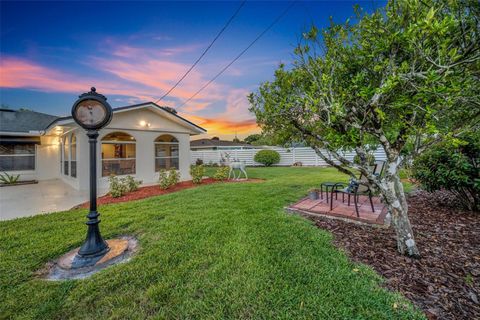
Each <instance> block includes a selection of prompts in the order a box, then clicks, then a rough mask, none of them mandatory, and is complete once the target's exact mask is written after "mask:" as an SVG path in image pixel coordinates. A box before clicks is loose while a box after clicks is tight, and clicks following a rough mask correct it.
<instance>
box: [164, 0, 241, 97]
mask: <svg viewBox="0 0 480 320" xmlns="http://www.w3.org/2000/svg"><path fill="white" fill-rule="evenodd" d="M245 2H246V0H244V1H242V3H240V6H239V7H238V8H237V10H236V11H235V12H234V13H233V15H232V16H231V17H230V19H229V20H228V21H227V23H226V24H225V25H224V26H223V28H222V29H221V30H220V32H219V33H218V34H217V36H216V37H215V38H214V39H213V41H212V42H211V43H210V44H209V45H208V47H207V48H206V49H205V50H204V51H203V53H202V54H201V55H200V57H198V59H197V60H196V61H195V62H194V63H193V65H192V66H191V67H190V69H188V70H187V72H185V74H184V75H183V76H182V77H181V78H180V79H179V80H178V81H177V83H175V85H174V86H173V87H171V88H170V90H168V91H167V93H165V94H164V95H163V96H161V97H160V98H159V99H157V100H156V101H155V103H157V102H159V101H160V100H162V99H163V98H165V97H166V96H168V95H169V94H170V92H172V91H173V89H175V88H176V87H177V86H178V85H179V84H180V82H182V81H183V79H185V77H186V76H187V75H188V74H189V73H190V71H192V70H193V68H195V66H196V65H197V63H199V62H200V60H201V59H202V58H203V56H204V55H205V54H206V53H207V52H208V50H210V48H211V47H212V46H213V44H214V43H215V41H217V39H218V38H219V37H220V35H221V34H222V33H223V32H224V31H225V29H227V27H228V26H229V25H230V23H231V22H232V21H233V19H235V17H236V16H237V15H238V13H239V12H240V9H242V7H243V6H244V5H245Z"/></svg>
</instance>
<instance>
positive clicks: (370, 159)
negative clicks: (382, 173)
mask: <svg viewBox="0 0 480 320" xmlns="http://www.w3.org/2000/svg"><path fill="white" fill-rule="evenodd" d="M365 160H366V163H367V164H368V165H369V166H373V165H375V156H374V155H373V154H371V153H368V154H367V156H366V159H365ZM353 163H355V164H361V161H360V156H359V155H358V154H357V155H355V156H354V157H353Z"/></svg>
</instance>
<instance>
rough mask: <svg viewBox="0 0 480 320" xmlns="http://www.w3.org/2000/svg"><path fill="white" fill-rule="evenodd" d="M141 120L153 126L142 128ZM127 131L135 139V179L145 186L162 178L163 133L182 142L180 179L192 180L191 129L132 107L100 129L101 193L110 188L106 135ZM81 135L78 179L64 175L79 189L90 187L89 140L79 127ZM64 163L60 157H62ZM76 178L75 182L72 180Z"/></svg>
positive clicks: (98, 158) (99, 185)
mask: <svg viewBox="0 0 480 320" xmlns="http://www.w3.org/2000/svg"><path fill="white" fill-rule="evenodd" d="M141 121H145V122H146V123H149V124H150V126H149V127H142V126H141V125H140V122H141ZM116 131H120V132H125V133H128V134H129V135H131V136H133V137H134V138H135V140H136V141H135V142H136V143H135V146H136V151H135V154H136V156H135V158H136V161H135V171H136V172H135V174H132V176H133V177H135V179H138V180H142V181H143V184H144V185H149V184H155V183H157V181H158V172H155V144H154V141H155V139H156V138H157V137H158V136H160V135H162V134H170V135H172V136H174V137H175V138H176V139H177V140H178V142H179V171H180V180H182V181H184V180H190V179H191V176H190V134H191V132H190V131H189V129H187V128H185V127H183V126H181V125H179V124H177V123H175V122H173V121H170V120H168V119H165V118H164V117H162V116H159V115H158V114H157V113H155V112H153V111H151V110H148V109H140V110H132V111H127V112H120V113H115V114H114V115H113V119H112V121H111V122H110V124H109V125H108V126H107V127H106V128H104V129H102V130H100V132H99V136H98V141H97V176H98V185H97V187H98V189H99V191H100V192H102V191H104V190H105V189H107V188H108V177H102V176H101V175H102V141H101V140H102V138H103V137H104V136H105V135H107V134H109V133H112V132H116ZM75 132H76V136H77V178H76V179H73V178H69V177H66V178H65V177H64V178H62V180H64V181H66V182H67V183H69V184H71V185H72V186H73V187H75V188H76V189H79V190H87V189H88V188H89V183H90V180H89V175H88V172H89V170H90V169H89V168H90V167H89V143H88V137H87V136H86V132H85V130H83V129H81V128H78V129H77V130H76V131H75ZM58 163H60V160H58ZM72 179H73V180H74V181H72Z"/></svg>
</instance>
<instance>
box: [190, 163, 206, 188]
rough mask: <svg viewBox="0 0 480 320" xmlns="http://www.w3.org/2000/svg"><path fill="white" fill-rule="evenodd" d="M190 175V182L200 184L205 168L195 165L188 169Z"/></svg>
mask: <svg viewBox="0 0 480 320" xmlns="http://www.w3.org/2000/svg"><path fill="white" fill-rule="evenodd" d="M190 175H191V176H192V182H193V183H195V184H200V183H202V178H203V176H204V175H205V167H204V166H203V165H202V164H201V165H195V166H191V167H190Z"/></svg>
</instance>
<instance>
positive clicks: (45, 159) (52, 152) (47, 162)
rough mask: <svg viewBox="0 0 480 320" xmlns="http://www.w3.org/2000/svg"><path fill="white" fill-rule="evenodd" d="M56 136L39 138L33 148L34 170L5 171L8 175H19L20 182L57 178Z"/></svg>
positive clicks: (57, 147) (58, 159)
mask: <svg viewBox="0 0 480 320" xmlns="http://www.w3.org/2000/svg"><path fill="white" fill-rule="evenodd" d="M58 150H59V143H58V137H56V136H41V137H40V144H37V145H36V146H35V170H25V171H7V173H8V174H9V175H18V174H19V175H20V180H50V179H56V178H58V176H59V174H60V172H59V170H60V169H59V165H60V158H59V151H58Z"/></svg>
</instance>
